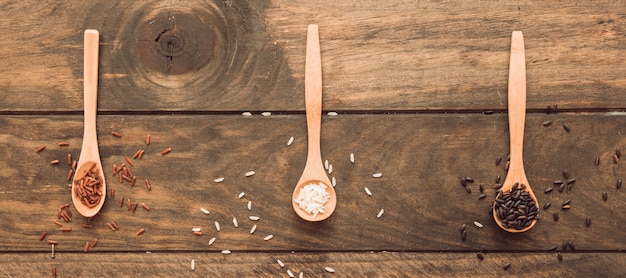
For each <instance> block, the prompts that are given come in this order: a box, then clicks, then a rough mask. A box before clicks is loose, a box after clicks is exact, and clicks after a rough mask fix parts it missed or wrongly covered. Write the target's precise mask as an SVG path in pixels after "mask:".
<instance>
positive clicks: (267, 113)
mask: <svg viewBox="0 0 626 278" xmlns="http://www.w3.org/2000/svg"><path fill="white" fill-rule="evenodd" d="M261 115H263V116H265V117H267V116H271V115H272V112H263V113H261Z"/></svg>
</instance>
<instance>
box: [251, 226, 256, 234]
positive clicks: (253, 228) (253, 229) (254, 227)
mask: <svg viewBox="0 0 626 278" xmlns="http://www.w3.org/2000/svg"><path fill="white" fill-rule="evenodd" d="M254 231H256V225H254V226H252V228H251V229H250V233H251V234H254Z"/></svg>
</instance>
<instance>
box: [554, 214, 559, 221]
mask: <svg viewBox="0 0 626 278" xmlns="http://www.w3.org/2000/svg"><path fill="white" fill-rule="evenodd" d="M552 219H554V222H557V221H559V213H557V212H555V213H553V214H552Z"/></svg>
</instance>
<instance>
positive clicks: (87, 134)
mask: <svg viewBox="0 0 626 278" xmlns="http://www.w3.org/2000/svg"><path fill="white" fill-rule="evenodd" d="M99 43H100V33H99V32H98V30H92V29H88V30H85V37H84V44H85V45H84V47H85V53H84V63H85V65H84V73H83V74H84V76H83V82H84V85H83V86H84V91H83V94H84V101H85V111H84V116H85V129H84V135H83V136H84V137H83V146H84V145H85V143H89V144H90V143H95V142H96V140H97V139H96V110H97V104H98V47H99ZM83 149H84V148H83Z"/></svg>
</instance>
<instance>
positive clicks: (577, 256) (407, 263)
mask: <svg viewBox="0 0 626 278" xmlns="http://www.w3.org/2000/svg"><path fill="white" fill-rule="evenodd" d="M562 256H563V261H562V262H559V261H558V260H557V258H556V255H555V253H554V252H545V253H485V254H484V260H483V261H480V260H479V259H478V258H477V257H476V253H474V252H468V253H445V254H440V253H407V252H399V253H398V252H373V253H369V252H345V253H315V252H313V253H265V252H260V253H237V252H235V253H232V254H230V255H222V254H220V253H217V254H216V253H208V252H193V253H187V252H179V253H151V254H146V253H98V252H96V253H93V252H92V253H89V254H82V253H59V254H57V256H56V258H55V259H54V260H53V259H50V257H49V254H39V253H37V254H0V259H2V262H3V266H5V267H3V268H2V269H0V274H2V275H4V276H12V277H24V276H37V277H50V275H51V271H52V268H53V267H54V268H56V271H57V275H58V276H57V277H77V276H80V277H102V276H115V277H137V276H151V277H172V276H174V277H180V276H185V277H207V276H214V277H242V276H245V277H250V276H254V277H289V276H288V274H287V270H291V271H292V272H293V273H294V274H295V275H296V277H298V276H297V275H298V274H299V273H300V272H304V277H354V276H359V277H414V276H419V277H442V276H445V277H468V276H471V277H494V276H524V275H528V274H527V271H534V272H533V274H532V276H533V277H563V276H567V277H590V276H594V277H597V276H601V277H621V276H624V274H626V271H625V270H624V269H626V263H625V262H626V255H624V254H623V253H583V254H581V253H563V254H562ZM191 260H194V262H195V270H191ZM276 260H281V261H282V262H283V263H284V264H285V267H283V268H281V267H280V266H279V265H278V263H277V262H276ZM507 263H511V267H510V268H509V269H508V270H503V268H502V267H503V266H504V265H505V264H507ZM325 267H331V268H333V269H334V270H335V272H334V273H328V272H327V271H326V270H325V269H324V268H325Z"/></svg>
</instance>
